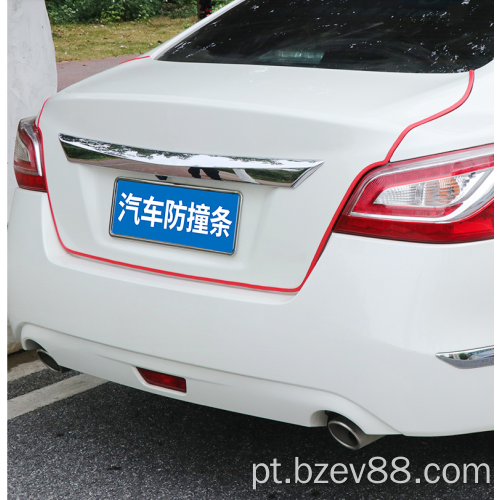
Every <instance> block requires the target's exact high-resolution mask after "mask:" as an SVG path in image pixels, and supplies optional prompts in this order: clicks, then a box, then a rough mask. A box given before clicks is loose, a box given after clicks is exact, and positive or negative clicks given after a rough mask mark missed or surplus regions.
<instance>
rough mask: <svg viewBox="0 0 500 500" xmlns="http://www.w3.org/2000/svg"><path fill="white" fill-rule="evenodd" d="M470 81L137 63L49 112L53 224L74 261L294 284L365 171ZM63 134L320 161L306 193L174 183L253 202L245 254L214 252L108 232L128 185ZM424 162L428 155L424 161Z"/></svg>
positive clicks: (243, 221)
mask: <svg viewBox="0 0 500 500" xmlns="http://www.w3.org/2000/svg"><path fill="white" fill-rule="evenodd" d="M467 84H468V74H466V73H463V74H408V73H377V72H362V71H343V70H330V69H317V68H291V67H271V66H249V65H225V64H199V63H175V62H162V61H156V60H153V59H149V58H147V59H140V60H136V61H132V62H129V63H127V64H122V65H120V66H118V67H116V68H113V69H111V70H108V71H106V72H104V73H101V74H99V75H96V76H94V77H91V78H89V79H87V80H84V81H82V82H80V83H78V84H76V85H73V86H72V87H69V88H68V89H66V90H64V91H63V92H61V93H59V94H58V95H56V96H55V97H54V98H52V99H50V100H49V101H48V102H47V104H46V106H45V108H44V111H43V113H42V115H41V119H40V128H41V130H42V133H43V141H44V157H45V169H46V176H47V184H48V189H49V196H50V200H51V204H52V208H53V215H54V219H55V224H56V226H57V229H58V233H59V236H60V238H61V241H62V243H63V244H64V246H65V247H66V248H67V249H69V250H70V251H72V252H74V253H79V254H83V255H85V256H90V257H97V258H100V259H105V260H109V261H113V262H119V263H124V264H127V265H131V266H136V267H139V268H147V269H154V270H158V271H160V272H165V273H172V274H174V275H180V276H187V277H197V278H206V279H210V280H220V281H224V282H231V283H236V284H250V285H257V286H261V287H268V288H271V289H283V290H284V291H285V290H294V289H297V287H299V286H300V285H301V283H302V282H303V280H304V278H305V276H306V274H307V272H308V269H309V267H310V266H311V263H312V261H313V259H314V256H315V253H316V251H317V249H318V247H319V245H320V242H321V240H322V238H323V236H324V234H325V231H326V230H327V228H328V226H329V224H330V222H331V220H332V217H333V215H334V214H335V212H336V210H337V208H338V206H339V204H340V203H341V201H342V198H343V197H344V195H345V193H346V191H347V190H348V188H349V186H350V184H351V183H352V182H353V180H354V178H355V177H356V175H358V174H359V172H361V171H362V170H363V169H364V168H366V167H367V166H368V165H369V164H371V163H374V162H377V161H380V160H382V159H384V158H385V156H386V155H387V153H388V151H389V149H390V148H391V146H392V145H393V143H394V141H395V140H396V139H397V137H398V136H399V134H400V133H401V132H402V131H403V129H405V127H407V126H408V125H409V124H411V123H414V122H417V121H419V120H422V119H424V118H426V117H428V116H430V115H432V114H434V113H437V112H439V111H441V110H443V109H445V108H447V107H448V106H451V105H452V104H454V103H455V102H456V101H458V100H459V99H460V98H461V97H462V96H463V94H464V92H465V89H466V88H467ZM59 134H65V135H69V136H74V137H79V138H84V139H91V140H96V141H103V142H106V143H110V144H117V145H126V146H133V147H136V148H144V149H149V150H156V151H175V152H180V153H186V154H203V155H216V156H233V157H239V158H242V157H243V158H245V157H250V158H267V159H289V160H304V159H310V160H321V161H323V164H322V165H321V166H320V167H319V168H318V169H317V170H315V171H314V172H313V173H312V174H311V175H310V176H309V177H308V178H307V179H305V180H304V181H303V182H302V183H301V184H300V185H299V186H297V187H296V188H284V187H273V186H269V185H258V184H252V183H238V182H227V181H217V180H213V179H210V178H208V177H207V176H205V178H201V179H196V178H190V179H188V178H180V177H175V176H173V177H169V178H168V180H167V181H168V182H171V183H174V184H178V185H181V186H194V187H203V188H209V189H216V190H217V189H223V190H231V191H238V192H240V193H241V195H242V205H241V213H240V222H239V232H238V237H237V238H238V241H237V249H236V251H235V253H234V254H233V255H221V254H216V253H206V252H201V251H197V250H191V249H186V248H179V247H174V246H163V245H155V244H152V243H149V242H144V241H135V240H127V239H120V238H114V237H112V236H111V235H110V233H109V223H110V213H111V205H112V200H113V189H114V184H115V179H116V178H117V177H126V178H135V179H142V180H151V181H157V180H158V179H157V177H156V176H155V175H153V174H148V173H132V172H129V171H126V170H123V171H121V170H116V169H108V168H100V167H97V166H93V165H86V164H83V163H82V164H79V163H71V162H69V161H68V159H67V158H66V155H65V154H64V151H63V148H62V146H61V143H60V141H59ZM424 154H426V151H425V147H423V149H422V155H424Z"/></svg>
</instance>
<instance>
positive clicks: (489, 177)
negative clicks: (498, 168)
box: [334, 145, 494, 243]
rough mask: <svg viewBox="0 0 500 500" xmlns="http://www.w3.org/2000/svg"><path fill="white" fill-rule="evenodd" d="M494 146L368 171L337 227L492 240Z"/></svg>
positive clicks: (439, 239)
mask: <svg viewBox="0 0 500 500" xmlns="http://www.w3.org/2000/svg"><path fill="white" fill-rule="evenodd" d="M493 179H494V157H493V145H488V146H481V147H477V148H471V149H466V150H462V151H454V152H452V153H446V154H442V155H435V156H429V157H424V158H417V159H415V160H409V161H402V162H397V163H389V164H388V165H385V166H383V167H379V168H376V169H374V170H372V171H371V172H369V173H368V174H366V175H365V177H363V178H362V179H361V181H360V183H359V184H358V186H357V187H356V189H355V190H354V192H353V193H352V195H351V197H350V198H349V200H348V202H347V204H346V206H345V208H344V210H343V211H342V214H341V216H340V217H339V219H338V221H337V223H336V225H335V227H334V231H335V232H339V233H348V234H357V235H363V236H372V237H377V238H389V239H396V240H404V241H418V242H423V243H459V242H467V241H478V240H485V239H490V238H493V235H494V226H493V223H494V214H493V212H494V210H493V188H494V181H493Z"/></svg>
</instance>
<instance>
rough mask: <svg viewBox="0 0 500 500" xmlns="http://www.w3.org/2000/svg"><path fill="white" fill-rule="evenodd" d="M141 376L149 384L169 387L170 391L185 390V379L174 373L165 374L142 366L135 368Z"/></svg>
mask: <svg viewBox="0 0 500 500" xmlns="http://www.w3.org/2000/svg"><path fill="white" fill-rule="evenodd" d="M137 370H139V373H140V374H141V375H142V378H143V379H144V380H145V381H146V382H147V383H148V384H151V385H156V386H158V387H163V388H165V389H170V390H172V391H179V392H186V379H185V378H182V377H175V376H174V375H166V374H165V373H159V372H153V371H151V370H146V369H144V368H137Z"/></svg>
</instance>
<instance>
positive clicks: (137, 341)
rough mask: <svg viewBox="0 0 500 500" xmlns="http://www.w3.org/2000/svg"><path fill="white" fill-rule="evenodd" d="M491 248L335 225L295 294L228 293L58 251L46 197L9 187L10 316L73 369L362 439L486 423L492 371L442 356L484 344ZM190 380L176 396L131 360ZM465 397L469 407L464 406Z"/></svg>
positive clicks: (488, 331)
mask: <svg viewBox="0 0 500 500" xmlns="http://www.w3.org/2000/svg"><path fill="white" fill-rule="evenodd" d="M492 266H493V242H492V241H486V242H480V243H474V244H460V245H441V246H440V245H419V244H412V243H402V242H392V241H384V240H376V239H370V238H359V237H352V236H347V235H338V234H334V235H333V236H332V238H331V239H330V242H329V243H328V245H327V246H326V247H325V250H324V252H323V255H322V257H321V259H320V260H319V262H318V264H317V266H316V268H315V269H314V271H313V273H312V274H311V276H310V278H309V279H308V281H307V282H306V284H305V285H304V287H303V289H302V290H301V291H300V293H298V294H296V295H290V294H288V295H285V294H273V293H267V292H260V291H253V290H246V289H240V288H231V287H225V286H220V285H212V284H208V283H200V282H196V281H189V280H180V279H175V278H169V277H166V276H160V275H155V274H148V273H144V272H140V271H135V270H131V269H125V268H122V267H114V266H109V265H106V264H102V263H99V262H96V261H91V260H85V259H79V258H76V257H74V256H71V255H69V254H67V253H66V252H65V251H64V250H63V249H62V247H61V246H60V244H59V242H58V240H57V236H56V234H55V230H54V226H53V223H52V219H51V216H50V209H49V206H48V200H47V197H46V195H45V194H41V193H34V192H28V191H24V190H19V189H18V190H17V191H16V194H15V197H14V203H13V207H12V212H11V219H10V224H9V295H10V299H9V319H10V322H11V325H12V327H13V331H14V334H15V335H16V337H17V338H18V339H20V340H21V341H22V342H23V345H24V346H25V347H29V346H30V342H37V343H39V344H40V345H42V346H43V347H44V348H45V349H46V350H48V351H49V352H50V353H51V355H53V356H54V357H55V358H56V359H57V361H58V362H59V363H60V364H61V365H63V366H68V367H70V368H74V369H77V370H80V371H83V372H85V373H90V374H93V375H96V376H99V377H103V378H106V379H109V380H113V381H115V382H119V383H122V384H125V385H129V386H132V387H136V388H139V389H143V390H148V391H150V392H153V393H157V394H163V395H166V396H169V397H174V398H177V399H184V400H186V401H191V402H194V403H199V404H204V405H208V406H213V407H217V408H222V409H227V410H231V411H237V412H241V413H246V414H250V415H256V416H260V417H265V418H271V419H276V420H281V421H286V422H291V423H295V424H300V425H307V426H310V425H323V424H325V416H324V413H323V412H324V410H330V411H334V412H337V413H341V414H343V415H345V416H346V417H347V418H349V419H351V420H353V421H354V422H356V423H357V424H358V425H359V426H360V427H361V428H362V429H363V430H364V431H365V432H366V433H368V434H391V433H392V434H394V433H403V434H406V435H415V436H437V435H451V434H460V433H467V432H477V431H483V430H489V429H492V427H493V370H492V367H483V368H477V369H472V370H460V369H456V368H455V367H453V366H450V365H449V364H446V363H443V362H442V361H440V360H439V359H438V358H437V357H436V353H441V352H451V351H460V350H467V349H474V348H478V347H485V346H490V345H492V344H493V338H492V337H493V325H492V321H493V317H492V316H493V306H492V298H493V279H492V276H493V273H492ZM137 366H139V367H142V368H148V369H152V370H156V371H161V372H165V373H169V374H172V375H177V376H181V377H184V378H186V379H187V387H188V391H187V394H185V395H183V394H180V393H175V392H173V391H168V390H164V389H160V388H155V387H152V386H149V385H147V384H146V383H145V382H143V381H142V379H141V378H140V377H139V375H138V372H137V370H136V369H135V368H134V367H137ZM471 395H474V396H473V398H472V399H473V401H471Z"/></svg>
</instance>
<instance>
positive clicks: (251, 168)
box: [59, 134, 323, 188]
mask: <svg viewBox="0 0 500 500" xmlns="http://www.w3.org/2000/svg"><path fill="white" fill-rule="evenodd" d="M59 141H60V142H61V146H62V148H63V150H64V153H65V154H66V157H67V159H68V161H70V162H73V163H82V164H86V165H94V166H97V167H104V168H113V169H117V170H128V171H130V172H140V173H145V174H153V175H157V176H161V177H187V178H195V179H207V180H210V179H211V180H218V181H231V182H245V183H250V184H261V185H265V186H273V187H288V188H290V187H291V188H295V187H297V186H298V185H299V184H300V183H301V182H303V181H304V180H305V179H306V178H307V177H309V176H310V175H311V174H312V173H313V172H314V171H315V170H316V169H318V168H319V167H320V166H321V165H323V161H322V160H281V159H274V158H245V157H235V156H216V155H205V154H197V153H174V152H171V151H157V150H153V149H144V148H134V147H130V146H123V145H120V144H110V143H107V142H101V141H95V140H92V139H82V138H79V137H73V136H71V135H65V134H59ZM162 180H165V179H162Z"/></svg>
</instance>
